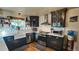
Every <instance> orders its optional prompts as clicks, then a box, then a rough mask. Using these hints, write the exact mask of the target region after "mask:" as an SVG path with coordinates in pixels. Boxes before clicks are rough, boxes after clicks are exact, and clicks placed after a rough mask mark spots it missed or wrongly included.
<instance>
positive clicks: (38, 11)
mask: <svg viewBox="0 0 79 59" xmlns="http://www.w3.org/2000/svg"><path fill="white" fill-rule="evenodd" d="M62 8H63V7H1V9H3V10H8V11H13V12H15V13H21V14H23V15H25V16H28V15H43V14H46V13H49V12H51V11H54V10H59V9H62Z"/></svg>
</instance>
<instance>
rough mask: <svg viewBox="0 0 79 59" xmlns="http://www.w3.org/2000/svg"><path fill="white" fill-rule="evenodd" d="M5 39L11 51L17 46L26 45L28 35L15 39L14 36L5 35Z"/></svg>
mask: <svg viewBox="0 0 79 59" xmlns="http://www.w3.org/2000/svg"><path fill="white" fill-rule="evenodd" d="M3 39H4V41H5V43H6V46H7V47H8V49H9V51H13V50H16V49H17V48H20V47H22V46H24V45H26V37H24V38H19V39H16V40H14V36H7V37H3Z"/></svg>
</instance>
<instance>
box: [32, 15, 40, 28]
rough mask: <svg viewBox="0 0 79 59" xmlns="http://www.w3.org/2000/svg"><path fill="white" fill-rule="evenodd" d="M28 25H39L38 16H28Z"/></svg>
mask: <svg viewBox="0 0 79 59" xmlns="http://www.w3.org/2000/svg"><path fill="white" fill-rule="evenodd" d="M30 26H33V27H38V26H39V16H30Z"/></svg>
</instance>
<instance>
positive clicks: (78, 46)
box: [66, 8, 79, 51]
mask: <svg viewBox="0 0 79 59" xmlns="http://www.w3.org/2000/svg"><path fill="white" fill-rule="evenodd" d="M73 16H78V22H70V17H73ZM66 26H67V28H66V30H68V29H71V30H76V31H77V33H78V36H77V42H76V43H75V50H78V51H79V8H74V9H69V10H68V11H67V19H66Z"/></svg>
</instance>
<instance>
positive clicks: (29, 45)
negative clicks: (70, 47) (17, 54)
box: [24, 42, 54, 51]
mask: <svg viewBox="0 0 79 59" xmlns="http://www.w3.org/2000/svg"><path fill="white" fill-rule="evenodd" d="M24 51H40V50H39V49H38V48H36V43H35V42H33V43H30V44H28V47H27V48H25V49H24ZM44 51H54V50H53V49H51V48H45V49H44Z"/></svg>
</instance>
